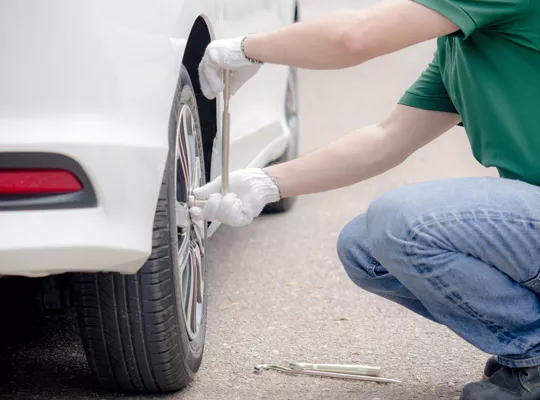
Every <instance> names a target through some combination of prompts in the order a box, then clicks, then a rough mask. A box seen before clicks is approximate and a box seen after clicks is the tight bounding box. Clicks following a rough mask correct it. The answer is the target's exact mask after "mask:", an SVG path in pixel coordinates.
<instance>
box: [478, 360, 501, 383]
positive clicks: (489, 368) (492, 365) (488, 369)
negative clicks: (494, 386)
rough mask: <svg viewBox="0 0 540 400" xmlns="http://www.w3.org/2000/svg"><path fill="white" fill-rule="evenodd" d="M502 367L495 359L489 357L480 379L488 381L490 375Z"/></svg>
mask: <svg viewBox="0 0 540 400" xmlns="http://www.w3.org/2000/svg"><path fill="white" fill-rule="evenodd" d="M502 367H503V366H502V365H501V364H499V362H498V361H497V357H495V356H493V357H489V358H488V360H487V362H486V366H485V367H484V377H483V378H482V379H489V377H490V376H491V375H493V374H494V373H495V372H497V371H498V370H500V369H501V368H502Z"/></svg>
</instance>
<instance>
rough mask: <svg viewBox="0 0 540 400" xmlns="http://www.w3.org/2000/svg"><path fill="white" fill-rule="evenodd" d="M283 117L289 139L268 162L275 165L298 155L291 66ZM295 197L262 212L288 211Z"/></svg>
mask: <svg viewBox="0 0 540 400" xmlns="http://www.w3.org/2000/svg"><path fill="white" fill-rule="evenodd" d="M285 118H286V121H287V125H288V127H289V130H290V133H291V135H290V141H289V144H288V146H287V150H286V151H285V153H283V155H282V156H281V157H280V158H278V159H277V160H275V161H272V162H271V163H269V164H268V166H270V165H275V164H280V163H283V162H285V161H290V160H293V159H295V158H296V157H298V137H299V131H298V95H297V69H296V68H294V67H291V68H290V69H289V77H288V80H287V92H286V96H285ZM295 202H296V198H295V197H286V198H284V199H281V200H279V201H277V202H275V203H270V204H268V205H267V206H266V207H265V208H264V210H263V212H264V213H267V214H274V213H281V212H285V211H289V210H290V209H291V208H292V206H293V205H294V203H295Z"/></svg>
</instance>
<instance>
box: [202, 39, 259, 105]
mask: <svg viewBox="0 0 540 400" xmlns="http://www.w3.org/2000/svg"><path fill="white" fill-rule="evenodd" d="M243 40H245V39H244V37H239V38H234V39H221V40H214V41H213V42H211V43H210V44H209V45H208V47H207V48H206V51H205V53H204V57H203V59H202V61H201V63H200V64H199V80H200V82H201V90H202V92H203V94H204V95H205V96H206V97H207V98H208V99H214V98H215V97H216V96H217V95H218V94H220V93H221V92H223V89H224V88H225V84H224V82H223V70H225V69H226V70H230V71H232V76H231V94H235V93H236V92H237V91H238V89H240V88H241V87H242V85H244V83H246V82H247V81H248V80H249V79H250V78H251V77H252V76H253V75H255V74H256V73H257V71H259V68H260V67H261V65H262V64H261V63H260V62H258V61H256V60H250V59H248V58H247V57H246V55H245V53H244V49H243Z"/></svg>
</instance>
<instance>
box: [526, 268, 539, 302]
mask: <svg viewBox="0 0 540 400" xmlns="http://www.w3.org/2000/svg"><path fill="white" fill-rule="evenodd" d="M523 286H525V287H526V288H527V289H529V290H531V291H532V292H534V293H535V294H536V296H538V297H539V298H540V272H538V274H536V276H535V277H534V278H532V279H529V280H528V281H527V282H525V283H524V284H523Z"/></svg>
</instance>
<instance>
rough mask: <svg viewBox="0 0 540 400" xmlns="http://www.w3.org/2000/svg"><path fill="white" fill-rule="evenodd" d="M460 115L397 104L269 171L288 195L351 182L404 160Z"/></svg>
mask: <svg viewBox="0 0 540 400" xmlns="http://www.w3.org/2000/svg"><path fill="white" fill-rule="evenodd" d="M460 120H461V119H460V117H459V115H457V114H451V113H444V112H438V111H428V110H421V109H416V108H411V107H407V106H402V105H398V106H397V107H396V109H395V110H394V111H393V112H392V114H391V115H390V116H389V117H388V118H387V119H385V120H384V121H382V122H381V123H379V124H377V125H373V126H368V127H366V128H363V129H360V130H358V131H355V132H352V133H350V134H348V135H346V136H344V137H342V138H341V139H339V140H337V141H335V142H332V143H330V144H328V145H327V146H325V147H323V148H321V149H319V150H317V151H315V152H313V153H310V154H307V155H305V156H302V157H300V158H298V159H296V160H292V161H289V162H286V163H283V164H277V165H273V166H271V167H268V168H266V171H267V172H268V174H269V175H270V176H272V177H273V178H274V179H275V180H276V182H277V183H278V186H279V188H280V191H281V195H282V196H284V197H291V196H300V195H304V194H311V193H318V192H324V191H328V190H332V189H337V188H341V187H345V186H349V185H352V184H354V183H357V182H360V181H363V180H365V179H369V178H371V177H374V176H376V175H379V174H381V173H383V172H385V171H387V170H389V169H391V168H393V167H395V166H397V165H399V164H400V163H402V162H403V161H404V160H405V159H406V158H407V157H408V156H409V155H410V154H412V153H414V152H415V151H416V150H417V149H419V148H421V147H423V146H424V145H426V144H427V143H429V142H431V141H432V140H434V139H435V138H436V137H438V136H440V135H442V134H443V133H444V132H446V131H448V130H449V129H450V128H452V127H453V126H455V125H456V124H457V123H458V122H459V121H460Z"/></svg>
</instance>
